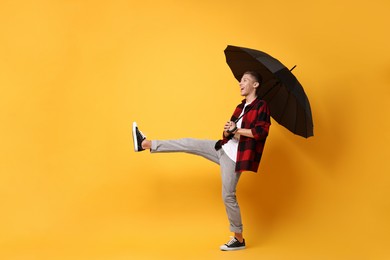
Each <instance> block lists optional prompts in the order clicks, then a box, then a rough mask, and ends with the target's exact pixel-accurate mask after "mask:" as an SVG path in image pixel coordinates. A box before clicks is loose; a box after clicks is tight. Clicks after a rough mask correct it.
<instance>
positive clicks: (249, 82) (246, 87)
mask: <svg viewBox="0 0 390 260" xmlns="http://www.w3.org/2000/svg"><path fill="white" fill-rule="evenodd" d="M258 86H259V83H258V82H257V81H256V79H255V78H254V77H253V76H252V75H250V74H244V75H243V76H242V78H241V81H240V92H241V96H244V97H246V96H248V95H250V94H255V93H256V88H257V87H258Z"/></svg>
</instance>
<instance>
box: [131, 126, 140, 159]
mask: <svg viewBox="0 0 390 260" xmlns="http://www.w3.org/2000/svg"><path fill="white" fill-rule="evenodd" d="M136 129H137V123H136V122H133V131H132V133H133V144H134V151H135V152H138V151H139V150H138V142H137V131H136Z"/></svg>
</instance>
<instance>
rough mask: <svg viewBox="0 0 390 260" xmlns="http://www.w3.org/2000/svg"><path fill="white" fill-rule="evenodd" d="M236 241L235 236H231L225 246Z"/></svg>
mask: <svg viewBox="0 0 390 260" xmlns="http://www.w3.org/2000/svg"><path fill="white" fill-rule="evenodd" d="M236 241H237V239H236V238H235V237H231V239H230V241H229V242H227V243H226V245H227V246H231V245H232V244H234V243H235V242H236Z"/></svg>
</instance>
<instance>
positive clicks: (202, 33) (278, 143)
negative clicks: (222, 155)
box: [0, 0, 390, 260]
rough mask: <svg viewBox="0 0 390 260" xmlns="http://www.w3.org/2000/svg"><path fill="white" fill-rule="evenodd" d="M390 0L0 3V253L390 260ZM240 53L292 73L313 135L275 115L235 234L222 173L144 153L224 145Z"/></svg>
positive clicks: (244, 191)
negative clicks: (223, 248) (231, 49)
mask: <svg viewBox="0 0 390 260" xmlns="http://www.w3.org/2000/svg"><path fill="white" fill-rule="evenodd" d="M389 11H390V4H389V3H388V1H385V0H373V1H366V2H364V3H363V2H359V1H352V0H341V1H340V0H330V1H309V0H307V1H286V0H285V1H204V0H200V1H174V0H171V1H150V0H147V1H125V0H122V1H120V0H113V1H92V0H90V1H78V0H58V1H49V0H46V1H45V0H36V1H27V0H26V1H12V0H2V1H1V2H0V87H1V93H0V123H1V124H0V171H1V173H0V209H1V214H0V258H1V259H23V260H25V259H27V260H29V259H163V258H167V259H174V258H178V259H354V260H355V259H390V250H389V249H388V247H389V244H390V221H389V220H390V175H389V173H390V167H389V152H388V147H389V145H390V138H389V132H390V123H389V119H390V116H389V112H390V111H389V110H390V109H389V97H390V90H389V89H390V86H389V85H390V51H389V46H390V38H389V36H388V34H389V33H388V28H389V26H390V19H389ZM228 44H231V45H238V46H245V47H249V48H255V49H260V50H263V51H265V52H268V53H269V54H271V55H273V56H275V57H277V58H278V59H280V60H281V61H282V62H283V63H284V64H285V65H286V66H288V67H292V66H293V65H295V64H297V65H298V66H297V68H296V69H295V70H294V73H295V75H296V76H297V77H298V79H299V80H300V82H301V83H302V85H303V86H304V88H305V91H306V93H307V95H308V97H309V99H310V102H311V106H312V112H313V117H314V127H315V128H314V134H315V136H314V137H312V138H309V139H304V138H301V137H298V136H295V135H293V134H291V133H290V132H288V131H287V130H285V129H284V128H283V127H281V126H280V125H279V124H278V123H276V122H275V121H274V122H273V125H272V127H271V132H270V136H269V139H268V141H267V144H266V147H265V153H264V156H263V160H262V162H261V166H260V170H259V173H258V174H253V173H245V174H244V175H243V176H242V178H241V180H240V183H239V187H238V199H239V202H240V205H241V208H242V214H243V220H244V225H245V237H246V238H247V243H248V249H247V250H244V251H240V252H220V251H219V249H218V246H219V245H220V244H222V243H223V242H226V241H227V240H228V239H229V237H228V236H229V235H230V233H229V232H228V222H227V220H226V216H225V210H224V207H223V203H222V201H221V196H220V179H219V168H218V166H217V165H214V164H212V163H210V162H208V161H206V160H204V159H202V158H200V157H194V156H190V155H185V154H159V155H151V154H149V152H143V153H135V152H133V148H132V143H131V132H130V128H131V123H132V121H137V122H138V124H139V126H140V128H141V130H142V131H143V132H144V133H145V134H147V135H148V137H150V138H159V139H165V138H178V137H196V138H211V139H217V138H219V137H220V134H221V131H222V127H223V124H224V122H225V121H226V120H227V119H228V118H229V117H230V115H231V113H232V111H233V109H234V107H235V106H236V105H237V103H239V102H240V100H241V97H240V95H239V90H238V85H237V82H236V80H235V79H234V78H233V76H232V74H231V72H230V70H229V68H228V66H227V65H226V63H225V57H224V54H223V50H224V49H225V48H226V46H227V45H228Z"/></svg>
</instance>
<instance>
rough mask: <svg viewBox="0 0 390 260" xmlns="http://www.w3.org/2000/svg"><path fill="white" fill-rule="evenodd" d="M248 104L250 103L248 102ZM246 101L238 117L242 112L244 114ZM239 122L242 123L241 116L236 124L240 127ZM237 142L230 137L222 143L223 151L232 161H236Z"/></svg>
mask: <svg viewBox="0 0 390 260" xmlns="http://www.w3.org/2000/svg"><path fill="white" fill-rule="evenodd" d="M249 104H250V103H249ZM249 104H248V103H246V104H245V106H244V108H243V109H242V112H241V114H240V116H239V117H241V116H242V114H244V111H245V108H246V106H247V105H249ZM241 124H242V118H240V120H238V122H237V124H236V126H237V128H241ZM238 142H239V140H237V139H235V138H232V139H230V140H229V141H228V142H227V143H226V144H224V145H222V149H223V151H224V152H225V153H226V154H227V156H229V158H230V159H232V160H233V161H234V162H236V160H237V150H238Z"/></svg>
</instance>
